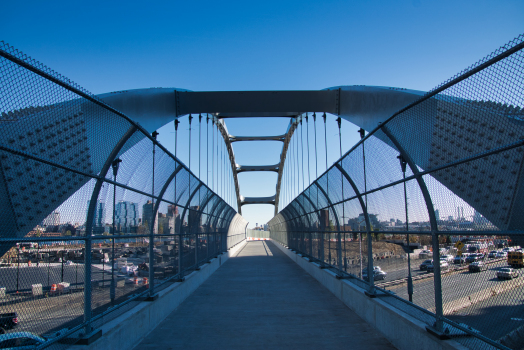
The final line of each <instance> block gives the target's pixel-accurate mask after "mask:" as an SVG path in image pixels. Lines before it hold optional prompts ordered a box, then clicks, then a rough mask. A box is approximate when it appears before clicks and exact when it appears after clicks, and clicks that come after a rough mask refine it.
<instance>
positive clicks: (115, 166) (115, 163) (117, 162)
mask: <svg viewBox="0 0 524 350" xmlns="http://www.w3.org/2000/svg"><path fill="white" fill-rule="evenodd" d="M120 163H122V159H120V158H117V159H115V160H113V162H112V163H111V167H112V168H113V176H114V177H115V178H116V174H117V173H118V167H119V165H120Z"/></svg>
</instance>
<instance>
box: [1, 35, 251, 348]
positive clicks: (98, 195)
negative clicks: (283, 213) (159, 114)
mask: <svg viewBox="0 0 524 350" xmlns="http://www.w3.org/2000/svg"><path fill="white" fill-rule="evenodd" d="M0 82H1V83H0V97H1V98H0V116H1V119H0V129H1V133H0V164H1V166H0V182H1V185H0V188H1V191H2V195H1V196H0V197H1V199H0V201H1V204H0V206H1V211H0V215H1V222H0V263H1V267H0V274H1V276H2V278H1V280H0V281H1V282H0V314H1V315H0V317H11V318H10V320H11V321H10V322H8V323H7V324H6V326H4V327H2V329H0V332H10V331H14V330H16V331H29V332H32V333H36V334H38V335H47V336H48V340H47V341H46V342H45V343H44V344H43V345H42V346H40V347H41V348H44V347H47V346H49V345H51V344H58V343H57V341H58V340H61V343H64V344H66V345H67V343H68V342H69V344H71V343H74V342H76V341H77V340H78V339H79V337H80V338H87V337H89V334H91V333H92V332H93V331H94V330H96V329H97V328H99V327H100V326H101V325H102V324H103V323H105V322H107V321H109V320H110V319H112V318H114V317H115V316H116V315H118V314H119V313H121V312H123V311H125V310H127V308H128V307H132V306H133V305H135V304H136V303H137V302H138V301H140V300H142V299H143V298H144V297H147V298H151V299H154V296H155V293H156V292H158V291H159V290H161V289H162V288H165V287H166V286H168V285H170V282H174V281H182V280H183V278H184V276H185V275H186V274H188V273H190V272H191V271H194V270H198V269H199V266H201V265H202V264H204V263H206V262H208V261H209V260H210V259H212V258H214V257H216V256H217V255H218V254H221V253H222V252H224V251H226V250H227V249H229V248H230V247H231V246H233V245H236V244H238V243H240V242H242V241H243V240H244V239H245V227H246V224H247V222H246V221H245V220H244V219H243V218H242V217H241V216H240V215H238V214H237V213H236V211H235V210H234V209H233V208H232V207H231V206H229V205H228V204H227V203H226V202H225V201H224V200H223V199H222V198H220V197H219V196H218V195H217V194H216V193H214V192H213V191H211V190H210V189H209V188H208V187H207V186H206V185H205V184H204V183H203V182H202V181H200V180H199V179H198V178H197V177H196V176H195V175H194V174H193V173H192V172H191V171H190V170H189V169H188V168H187V167H186V166H185V165H184V164H182V163H181V162H180V161H179V160H178V159H177V158H176V157H175V156H173V155H172V154H171V153H170V152H169V151H168V150H167V149H165V148H164V147H163V146H162V145H161V144H160V143H158V142H157V141H156V135H157V134H156V132H155V133H153V135H151V134H149V133H148V132H147V131H145V130H144V129H143V128H142V127H141V126H140V125H138V124H137V123H135V122H133V121H131V120H130V119H129V118H128V117H126V116H125V115H123V114H122V113H120V112H118V111H117V110H115V109H113V108H112V107H110V106H108V105H106V104H105V103H103V102H101V101H100V100H98V99H97V98H96V97H94V96H93V95H92V94H90V93H89V92H87V91H85V90H83V89H82V88H80V87H78V86H77V85H75V84H74V83H72V82H71V81H69V80H68V79H66V78H64V77H62V76H60V75H59V74H57V73H55V72H54V71H51V70H50V69H48V68H47V67H45V66H43V65H42V64H40V63H38V62H36V61H34V60H32V59H31V58H29V57H27V56H26V55H24V54H22V53H21V52H19V51H17V50H15V49H13V48H12V47H10V46H8V45H7V44H4V43H3V42H2V43H0ZM14 313H16V317H15V314H14ZM8 314H9V315H11V316H6V315H8ZM15 318H17V322H15V321H13V319H15ZM60 330H62V332H60V335H59V336H57V331H60ZM50 335H51V336H50ZM57 346H59V345H57Z"/></svg>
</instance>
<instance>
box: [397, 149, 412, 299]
mask: <svg viewBox="0 0 524 350" xmlns="http://www.w3.org/2000/svg"><path fill="white" fill-rule="evenodd" d="M397 158H398V160H399V161H400V167H401V168H402V176H403V179H404V206H405V212H406V240H407V243H408V296H409V301H410V302H413V278H412V276H411V254H410V253H411V248H410V244H409V243H410V242H409V220H408V194H407V190H406V165H407V162H406V160H405V159H404V157H403V156H402V155H399V156H398V157H397Z"/></svg>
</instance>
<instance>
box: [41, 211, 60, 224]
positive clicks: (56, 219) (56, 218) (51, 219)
mask: <svg viewBox="0 0 524 350" xmlns="http://www.w3.org/2000/svg"><path fill="white" fill-rule="evenodd" d="M58 225H60V212H59V211H54V212H52V213H51V214H49V215H48V216H47V217H46V218H45V219H44V221H43V222H42V226H58Z"/></svg>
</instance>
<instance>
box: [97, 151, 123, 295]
mask: <svg viewBox="0 0 524 350" xmlns="http://www.w3.org/2000/svg"><path fill="white" fill-rule="evenodd" d="M121 162H122V159H119V158H117V159H115V160H114V161H113V163H111V167H112V168H113V180H114V185H113V239H112V247H111V288H110V291H109V296H110V298H111V303H114V302H115V297H116V286H115V238H114V236H115V235H116V225H115V209H116V175H117V174H118V167H119V166H120V163H121ZM105 258H106V257H105V255H104V254H103V251H102V260H103V261H104V262H105ZM102 273H103V274H104V275H103V276H104V281H105V270H104V271H102Z"/></svg>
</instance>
